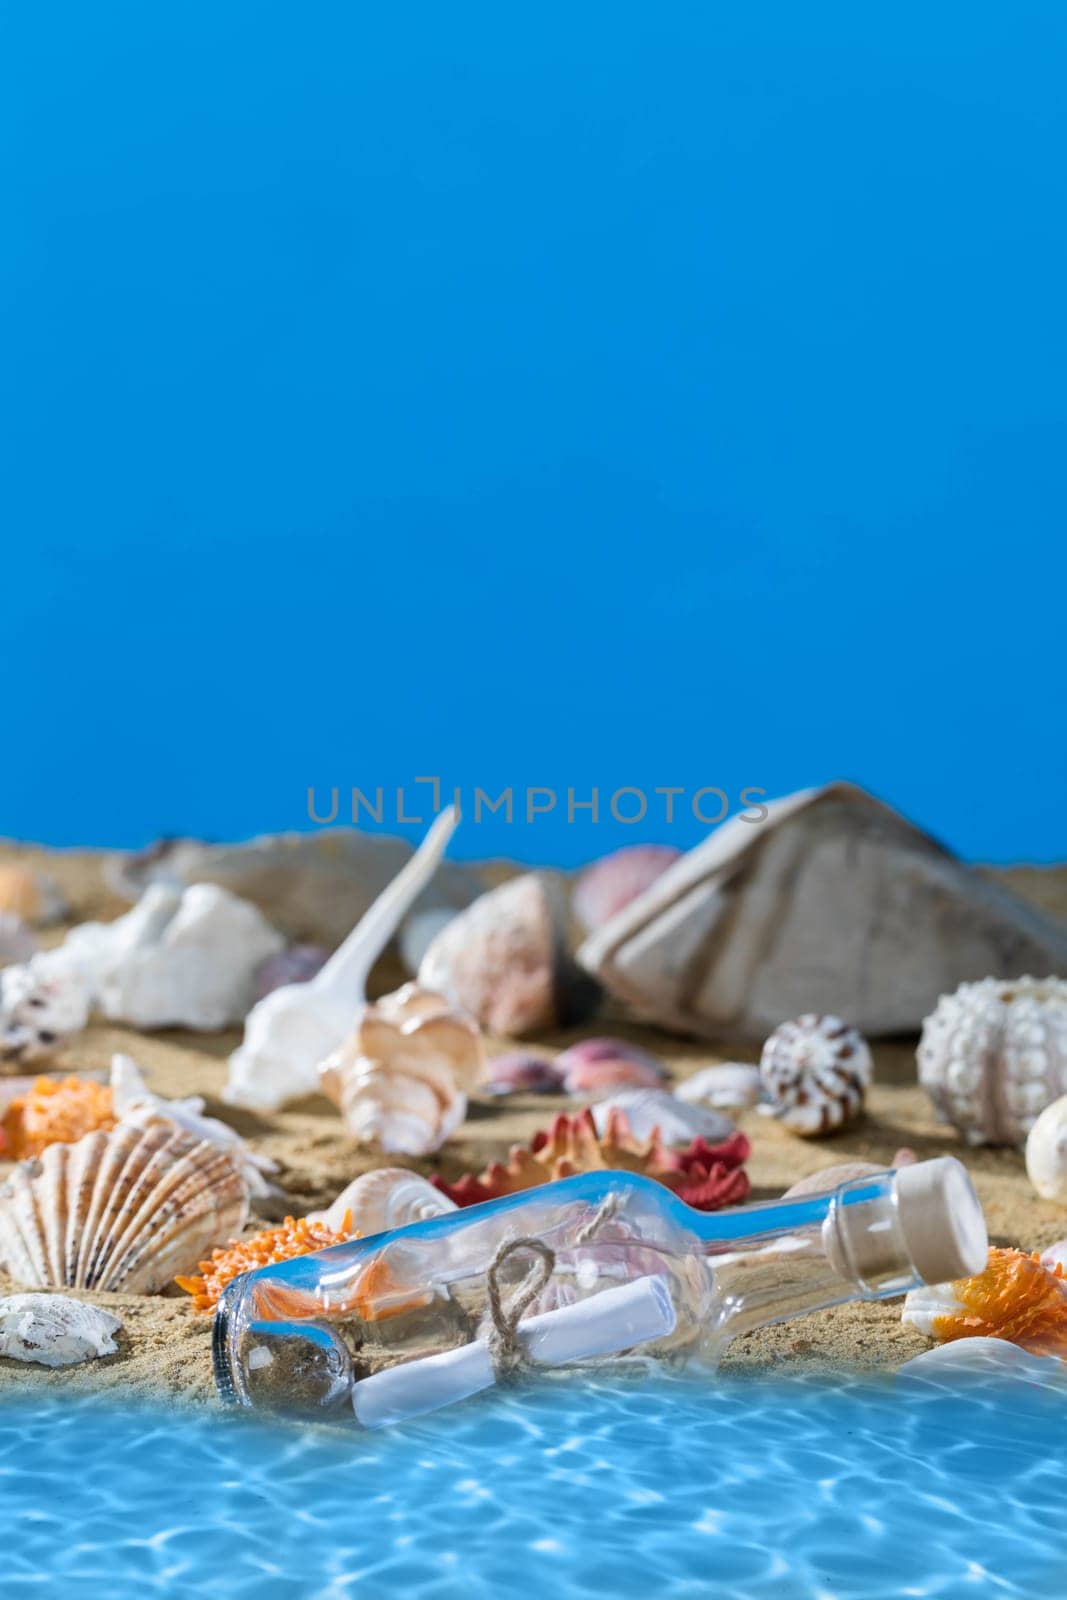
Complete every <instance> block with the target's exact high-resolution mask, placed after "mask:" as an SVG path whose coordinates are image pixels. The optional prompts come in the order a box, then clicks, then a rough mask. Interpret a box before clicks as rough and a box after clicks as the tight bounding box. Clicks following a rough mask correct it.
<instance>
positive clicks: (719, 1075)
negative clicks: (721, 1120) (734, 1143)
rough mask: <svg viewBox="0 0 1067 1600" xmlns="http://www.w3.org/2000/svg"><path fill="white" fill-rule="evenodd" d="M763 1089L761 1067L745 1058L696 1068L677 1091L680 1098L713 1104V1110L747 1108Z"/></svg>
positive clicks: (755, 1100) (691, 1103) (754, 1101)
mask: <svg viewBox="0 0 1067 1600" xmlns="http://www.w3.org/2000/svg"><path fill="white" fill-rule="evenodd" d="M762 1090H763V1083H762V1080H761V1078H760V1072H759V1067H754V1066H751V1065H750V1064H749V1063H747V1062H744V1061H724V1062H722V1063H721V1064H720V1065H719V1066H715V1067H704V1068H703V1069H702V1070H701V1071H700V1072H694V1074H693V1076H692V1077H691V1078H686V1080H685V1082H684V1083H680V1084H678V1086H677V1087H676V1089H675V1091H674V1092H675V1094H676V1095H677V1096H678V1098H679V1100H688V1102H689V1104H690V1105H694V1106H710V1107H711V1109H712V1110H713V1111H748V1110H750V1109H751V1107H752V1106H754V1105H756V1103H757V1102H758V1100H759V1097H760V1094H761V1093H762Z"/></svg>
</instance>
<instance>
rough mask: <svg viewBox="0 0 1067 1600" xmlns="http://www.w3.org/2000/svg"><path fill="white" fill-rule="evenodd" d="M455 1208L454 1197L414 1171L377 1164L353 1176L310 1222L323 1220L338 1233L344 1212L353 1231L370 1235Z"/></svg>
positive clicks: (440, 1214)
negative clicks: (375, 1169)
mask: <svg viewBox="0 0 1067 1600" xmlns="http://www.w3.org/2000/svg"><path fill="white" fill-rule="evenodd" d="M456 1209H457V1207H456V1203H455V1201H454V1200H450V1199H449V1198H448V1196H447V1195H446V1194H442V1192H441V1190H440V1189H435V1188H434V1186H433V1184H432V1183H428V1182H427V1181H426V1179H425V1178H420V1176H419V1174H418V1173H417V1172H408V1170H407V1169H406V1168H405V1167H379V1168H378V1170H377V1171H375V1172H364V1173H363V1174H362V1175H361V1176H360V1177H358V1178H353V1180H352V1182H351V1183H350V1184H349V1185H348V1187H347V1188H346V1189H342V1191H341V1193H340V1194H339V1195H338V1196H337V1199H336V1200H335V1201H334V1202H333V1205H332V1206H330V1207H329V1208H328V1209H327V1210H326V1211H314V1212H312V1213H311V1216H310V1218H309V1221H312V1222H325V1223H326V1225H327V1227H330V1228H332V1229H333V1230H334V1231H335V1232H339V1231H340V1228H341V1225H342V1223H343V1222H344V1219H345V1215H346V1213H350V1214H351V1220H350V1223H349V1227H350V1229H351V1231H352V1233H353V1234H356V1233H358V1234H362V1236H363V1237H364V1238H369V1237H370V1235H371V1234H373V1233H386V1232H388V1231H389V1230H390V1229H391V1228H406V1227H407V1225H408V1224H409V1223H411V1222H424V1221H425V1220H426V1219H427V1217H441V1216H444V1214H445V1213H446V1212H447V1211H455V1210H456Z"/></svg>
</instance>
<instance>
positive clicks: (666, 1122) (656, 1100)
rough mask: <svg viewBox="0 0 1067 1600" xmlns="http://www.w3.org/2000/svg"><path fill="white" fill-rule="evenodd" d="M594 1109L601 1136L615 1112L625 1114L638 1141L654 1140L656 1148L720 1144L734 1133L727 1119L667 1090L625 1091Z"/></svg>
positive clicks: (597, 1127)
mask: <svg viewBox="0 0 1067 1600" xmlns="http://www.w3.org/2000/svg"><path fill="white" fill-rule="evenodd" d="M591 1109H592V1112H593V1121H594V1123H595V1124H596V1131H597V1133H598V1134H605V1133H606V1132H607V1130H608V1123H609V1121H610V1119H611V1116H612V1113H613V1112H616V1111H622V1112H624V1113H625V1115H626V1121H627V1123H628V1124H629V1127H630V1132H631V1133H632V1134H633V1136H634V1138H635V1139H654V1140H655V1141H656V1143H657V1144H670V1145H677V1144H683V1145H688V1144H691V1143H692V1141H693V1140H694V1139H706V1140H707V1142H708V1143H709V1144H720V1143H721V1142H722V1141H723V1140H724V1139H728V1138H729V1137H730V1135H731V1134H732V1133H733V1131H734V1128H733V1123H732V1122H729V1121H728V1120H727V1118H726V1117H721V1116H719V1114H718V1112H716V1111H708V1110H706V1109H705V1108H704V1107H702V1106H691V1105H687V1104H686V1102H685V1101H684V1100H679V1099H678V1097H677V1095H673V1094H671V1093H670V1091H669V1090H667V1089H624V1090H622V1092H621V1093H619V1094H613V1095H612V1096H611V1098H610V1099H609V1100H601V1101H600V1102H599V1103H598V1104H597V1105H595V1106H593V1107H592V1108H591Z"/></svg>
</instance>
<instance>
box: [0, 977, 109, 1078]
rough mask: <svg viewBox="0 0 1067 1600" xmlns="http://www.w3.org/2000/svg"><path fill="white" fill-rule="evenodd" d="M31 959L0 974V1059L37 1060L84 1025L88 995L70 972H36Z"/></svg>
mask: <svg viewBox="0 0 1067 1600" xmlns="http://www.w3.org/2000/svg"><path fill="white" fill-rule="evenodd" d="M40 959H41V958H40V957H35V958H34V960H33V961H32V962H30V963H29V964H28V965H25V966H16V967H5V968H4V970H3V972H0V1061H41V1060H44V1059H45V1058H47V1057H48V1056H50V1055H53V1054H54V1053H55V1052H56V1051H57V1050H58V1049H60V1048H61V1047H62V1046H63V1045H64V1044H65V1043H66V1041H67V1040H68V1039H70V1038H72V1037H73V1035H74V1034H76V1033H80V1032H81V1031H82V1029H83V1028H84V1027H85V1025H86V1023H87V1022H88V1021H89V991H88V989H87V988H86V986H85V984H83V983H82V981H81V980H80V979H79V978H77V977H75V976H74V975H73V974H64V973H58V972H57V973H55V974H54V975H49V974H47V973H45V972H41V971H38V969H37V964H36V963H37V961H38V960H40Z"/></svg>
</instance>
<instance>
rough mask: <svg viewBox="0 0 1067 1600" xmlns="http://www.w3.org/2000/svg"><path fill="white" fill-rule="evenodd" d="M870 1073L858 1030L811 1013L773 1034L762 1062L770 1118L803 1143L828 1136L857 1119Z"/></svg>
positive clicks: (867, 1054)
mask: <svg viewBox="0 0 1067 1600" xmlns="http://www.w3.org/2000/svg"><path fill="white" fill-rule="evenodd" d="M873 1071H874V1066H873V1062H872V1061H871V1052H870V1049H869V1048H868V1045H867V1041H866V1040H865V1039H864V1037H863V1035H862V1034H861V1033H860V1032H859V1030H858V1029H856V1028H853V1027H850V1026H849V1024H848V1023H847V1022H842V1020H841V1018H840V1017H832V1016H816V1015H815V1014H814V1013H812V1012H809V1013H807V1014H806V1015H804V1016H802V1017H797V1018H795V1020H794V1021H792V1022H783V1023H782V1025H781V1027H779V1028H775V1030H774V1032H773V1033H772V1034H771V1036H770V1038H769V1039H768V1040H767V1042H766V1044H765V1045H764V1046H763V1053H762V1055H761V1056H760V1078H761V1079H762V1082H763V1087H764V1088H765V1089H766V1091H767V1093H768V1095H769V1096H770V1102H771V1103H770V1105H769V1106H768V1107H767V1108H766V1109H767V1112H768V1115H770V1116H773V1117H777V1118H778V1120H779V1121H780V1122H783V1123H784V1124H785V1125H786V1127H787V1128H790V1129H791V1130H792V1131H793V1132H794V1133H799V1134H801V1135H803V1136H804V1137H805V1138H810V1137H812V1136H813V1135H816V1134H820V1133H832V1132H833V1131H834V1130H835V1129H837V1128H841V1127H843V1126H844V1125H845V1123H846V1122H850V1121H851V1120H852V1119H853V1117H855V1116H857V1115H858V1114H859V1111H860V1109H861V1108H862V1105H863V1100H864V1096H865V1095H866V1093H867V1089H868V1086H869V1084H870V1081H871V1076H872V1074H873Z"/></svg>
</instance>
